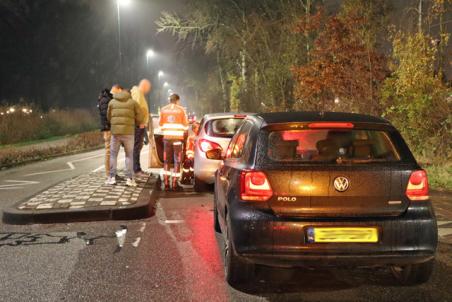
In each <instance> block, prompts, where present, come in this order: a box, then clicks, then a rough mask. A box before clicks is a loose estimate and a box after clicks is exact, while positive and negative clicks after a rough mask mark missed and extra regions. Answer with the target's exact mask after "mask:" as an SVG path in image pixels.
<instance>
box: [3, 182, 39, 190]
mask: <svg viewBox="0 0 452 302" xmlns="http://www.w3.org/2000/svg"><path fill="white" fill-rule="evenodd" d="M5 182H8V183H11V184H8V185H0V190H15V189H22V188H23V186H28V185H36V184H38V183H39V181H28V180H5Z"/></svg>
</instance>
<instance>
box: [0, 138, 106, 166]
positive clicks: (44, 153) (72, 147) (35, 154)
mask: <svg viewBox="0 0 452 302" xmlns="http://www.w3.org/2000/svg"><path fill="white" fill-rule="evenodd" d="M103 143H104V142H103V138H102V135H101V133H100V132H99V131H93V132H85V133H80V134H77V135H74V136H73V137H71V138H69V139H67V141H66V143H64V144H63V145H57V146H52V145H49V146H48V147H47V148H42V147H35V148H34V147H33V146H30V148H20V149H17V148H14V147H12V146H11V147H8V148H2V149H0V169H4V168H9V167H13V166H17V165H20V164H24V163H28V162H32V161H39V160H44V159H48V158H52V157H57V156H61V155H67V154H73V153H77V152H82V151H88V150H93V149H96V148H100V147H101V146H102V145H103Z"/></svg>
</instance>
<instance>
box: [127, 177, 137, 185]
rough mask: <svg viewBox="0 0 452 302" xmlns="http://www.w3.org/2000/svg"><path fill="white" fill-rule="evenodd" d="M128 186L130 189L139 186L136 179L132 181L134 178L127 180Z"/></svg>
mask: <svg viewBox="0 0 452 302" xmlns="http://www.w3.org/2000/svg"><path fill="white" fill-rule="evenodd" d="M126 186H128V187H136V186H137V183H136V182H135V180H134V179H132V178H127V181H126Z"/></svg>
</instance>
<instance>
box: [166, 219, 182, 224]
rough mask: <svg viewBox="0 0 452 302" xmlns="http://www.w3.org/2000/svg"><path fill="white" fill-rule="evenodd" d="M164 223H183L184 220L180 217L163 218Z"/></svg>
mask: <svg viewBox="0 0 452 302" xmlns="http://www.w3.org/2000/svg"><path fill="white" fill-rule="evenodd" d="M165 223H167V224H178V223H184V220H182V219H175V220H168V219H167V220H165Z"/></svg>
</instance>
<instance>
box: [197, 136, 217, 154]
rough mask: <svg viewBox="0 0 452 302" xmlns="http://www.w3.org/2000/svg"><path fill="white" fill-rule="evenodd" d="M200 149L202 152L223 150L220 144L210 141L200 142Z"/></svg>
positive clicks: (203, 140)
mask: <svg viewBox="0 0 452 302" xmlns="http://www.w3.org/2000/svg"><path fill="white" fill-rule="evenodd" d="M199 148H200V149H201V151H202V152H207V151H210V150H215V149H219V150H223V149H222V148H221V146H220V145H219V144H217V143H214V142H211V141H208V140H206V139H200V140H199Z"/></svg>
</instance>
